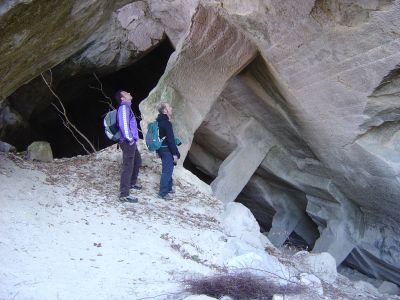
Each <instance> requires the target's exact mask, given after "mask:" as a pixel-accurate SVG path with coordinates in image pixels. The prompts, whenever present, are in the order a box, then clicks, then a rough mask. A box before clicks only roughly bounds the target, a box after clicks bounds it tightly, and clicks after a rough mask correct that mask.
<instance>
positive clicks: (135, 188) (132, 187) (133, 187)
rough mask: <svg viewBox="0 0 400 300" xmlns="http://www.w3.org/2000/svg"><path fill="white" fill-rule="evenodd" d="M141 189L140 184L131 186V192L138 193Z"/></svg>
mask: <svg viewBox="0 0 400 300" xmlns="http://www.w3.org/2000/svg"><path fill="white" fill-rule="evenodd" d="M141 189H142V186H141V185H140V184H134V185H132V186H131V190H138V191H140V190H141Z"/></svg>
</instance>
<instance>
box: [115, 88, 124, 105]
mask: <svg viewBox="0 0 400 300" xmlns="http://www.w3.org/2000/svg"><path fill="white" fill-rule="evenodd" d="M122 92H123V90H118V91H116V92H115V94H114V99H115V100H117V102H118V103H120V102H121V93H122Z"/></svg>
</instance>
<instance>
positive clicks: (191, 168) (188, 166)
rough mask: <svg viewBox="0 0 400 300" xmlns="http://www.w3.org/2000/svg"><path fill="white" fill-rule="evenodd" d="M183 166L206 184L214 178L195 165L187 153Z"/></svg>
mask: <svg viewBox="0 0 400 300" xmlns="http://www.w3.org/2000/svg"><path fill="white" fill-rule="evenodd" d="M183 167H184V168H185V169H186V170H188V171H190V172H192V173H193V174H194V175H196V177H198V178H199V179H200V180H201V181H203V182H205V183H207V184H211V182H213V180H214V179H215V178H214V177H212V176H210V175H208V174H206V173H204V172H203V171H202V170H201V169H200V168H199V167H198V166H196V165H195V164H194V163H193V162H192V160H191V159H190V157H189V155H187V156H186V158H185V160H184V162H183Z"/></svg>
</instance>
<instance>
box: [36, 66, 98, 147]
mask: <svg viewBox="0 0 400 300" xmlns="http://www.w3.org/2000/svg"><path fill="white" fill-rule="evenodd" d="M49 73H50V80H49V81H47V80H46V78H45V76H44V74H43V73H41V74H40V75H41V76H42V79H43V81H44V83H45V84H46V85H47V87H48V88H49V90H50V92H51V93H52V94H53V96H54V97H55V98H56V99H57V100H58V104H59V106H57V105H56V104H55V103H51V104H52V105H53V107H54V108H55V109H56V110H57V112H58V113H59V116H60V118H61V119H62V121H63V125H64V127H65V128H67V129H68V130H69V131H70V132H71V134H72V136H73V137H74V139H75V140H76V141H77V142H78V143H79V144H80V145H81V146H82V147H83V149H84V150H85V152H86V153H87V154H90V153H91V152H90V151H89V150H87V148H86V147H85V146H84V145H83V143H82V142H81V141H80V140H79V139H78V137H77V135H78V136H80V137H81V138H82V139H84V140H85V142H86V143H87V144H88V145H89V146H90V148H91V150H92V152H93V153H94V152H96V148H95V147H94V146H93V144H92V143H91V142H90V141H89V139H88V138H87V137H86V136H85V135H84V134H83V133H82V132H81V131H80V130H79V129H78V128H77V127H76V126H75V125H74V124H73V123H72V122H71V120H70V119H69V118H68V115H67V111H66V109H65V106H64V105H63V103H62V101H61V99H60V97H59V96H58V95H57V94H56V93H55V92H54V90H53V88H52V82H53V74H52V72H51V70H49ZM76 134H77V135H76Z"/></svg>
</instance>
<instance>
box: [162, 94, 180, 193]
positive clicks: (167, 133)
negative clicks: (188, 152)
mask: <svg viewBox="0 0 400 300" xmlns="http://www.w3.org/2000/svg"><path fill="white" fill-rule="evenodd" d="M157 110H158V112H159V114H158V116H157V119H156V120H157V122H158V130H159V136H160V139H162V138H164V140H163V142H162V145H161V148H160V149H159V150H157V153H158V155H159V156H160V158H161V162H162V171H161V178H160V192H159V194H158V195H159V197H160V198H162V199H164V200H172V197H171V193H172V173H173V171H174V165H176V163H177V161H178V159H179V158H180V157H181V155H180V153H179V150H178V147H177V146H176V143H175V136H174V130H173V128H172V124H171V122H170V121H169V120H170V118H171V116H172V107H171V106H170V105H169V104H168V103H166V102H161V103H159V104H158V106H157Z"/></svg>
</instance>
